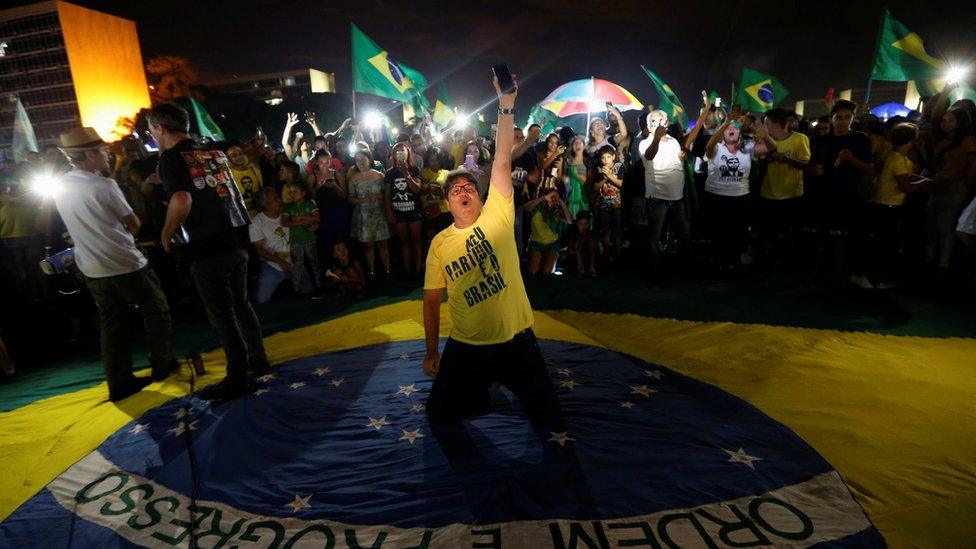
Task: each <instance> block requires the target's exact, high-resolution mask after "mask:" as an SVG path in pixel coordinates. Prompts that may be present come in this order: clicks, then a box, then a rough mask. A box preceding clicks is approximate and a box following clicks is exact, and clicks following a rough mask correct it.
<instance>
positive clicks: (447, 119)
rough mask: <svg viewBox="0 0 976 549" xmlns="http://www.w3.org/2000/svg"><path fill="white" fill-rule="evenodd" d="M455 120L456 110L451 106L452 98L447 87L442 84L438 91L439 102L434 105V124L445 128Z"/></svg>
mask: <svg viewBox="0 0 976 549" xmlns="http://www.w3.org/2000/svg"><path fill="white" fill-rule="evenodd" d="M453 120H454V108H453V107H452V106H451V98H450V97H449V96H448V95H447V86H445V85H444V83H443V82H441V84H440V86H439V87H438V89H437V101H436V102H435V103H434V124H437V125H438V126H440V127H441V128H443V127H446V126H448V125H449V124H450V123H451V122H452V121H453Z"/></svg>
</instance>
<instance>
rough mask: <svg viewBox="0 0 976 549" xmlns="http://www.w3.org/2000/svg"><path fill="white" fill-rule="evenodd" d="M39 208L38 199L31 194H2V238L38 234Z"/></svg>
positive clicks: (0, 196)
mask: <svg viewBox="0 0 976 549" xmlns="http://www.w3.org/2000/svg"><path fill="white" fill-rule="evenodd" d="M38 210H39V204H38V201H37V200H36V199H35V198H34V197H33V196H31V195H28V194H22V195H20V196H16V197H14V196H11V195H8V194H0V238H20V237H24V236H33V235H35V234H38V231H37V228H36V226H35V223H36V222H37V215H38Z"/></svg>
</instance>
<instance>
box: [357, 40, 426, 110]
mask: <svg viewBox="0 0 976 549" xmlns="http://www.w3.org/2000/svg"><path fill="white" fill-rule="evenodd" d="M351 25H352V90H353V91H355V92H359V93H368V94H370V95H378V96H380V97H386V98H387V99H393V100H396V101H400V102H401V103H404V104H406V105H410V106H412V107H413V108H414V109H415V110H416V111H420V110H421V109H426V110H430V102H429V101H427V98H426V97H424V93H423V91H424V88H426V87H427V79H426V78H424V75H422V74H420V72H418V71H416V70H414V69H411V68H410V67H408V66H406V65H404V64H402V63H398V62H396V61H394V60H393V58H392V57H390V54H389V53H387V52H386V50H384V49H382V48H380V47H379V46H378V45H376V42H373V41H372V40H371V39H370V38H369V37H368V36H366V35H365V34H363V31H361V30H359V28H358V27H356V25H355V23H352V24H351Z"/></svg>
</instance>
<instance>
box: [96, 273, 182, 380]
mask: <svg viewBox="0 0 976 549" xmlns="http://www.w3.org/2000/svg"><path fill="white" fill-rule="evenodd" d="M85 283H86V285H87V286H88V290H89V291H90V292H91V294H92V297H94V298H95V304H96V305H98V313H99V317H100V318H101V332H102V333H101V339H102V364H103V365H104V366H105V378H106V380H107V382H108V390H109V393H112V392H115V391H120V390H124V389H125V388H126V386H127V385H129V384H130V383H132V381H133V375H132V337H131V334H130V333H129V303H133V304H135V305H137V306H138V307H139V312H140V313H141V314H142V320H143V322H144V323H145V325H146V337H147V339H148V340H149V364H150V366H152V369H153V373H154V374H155V373H163V372H168V371H169V368H170V363H171V362H172V360H173V328H172V321H171V320H170V316H169V304H167V303H166V296H165V295H163V290H162V288H161V287H160V285H159V279H158V278H157V277H156V273H154V272H153V270H152V269H151V268H150V267H143V268H142V269H140V270H138V271H135V272H132V273H128V274H123V275H117V276H108V277H104V278H88V277H85Z"/></svg>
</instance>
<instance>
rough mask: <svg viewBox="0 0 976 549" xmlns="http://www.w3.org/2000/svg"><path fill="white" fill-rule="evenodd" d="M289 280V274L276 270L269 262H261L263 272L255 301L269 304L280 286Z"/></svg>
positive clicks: (255, 294)
mask: <svg viewBox="0 0 976 549" xmlns="http://www.w3.org/2000/svg"><path fill="white" fill-rule="evenodd" d="M287 278H288V273H286V272H284V271H279V270H278V269H275V268H274V267H272V266H271V265H270V264H268V262H267V261H264V260H263V259H262V260H261V272H260V273H258V288H257V291H256V292H254V301H256V302H258V303H267V302H268V301H269V300H270V299H271V296H272V295H274V293H275V290H277V289H278V285H279V284H281V283H282V282H284V281H285V280H286V279H287Z"/></svg>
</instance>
